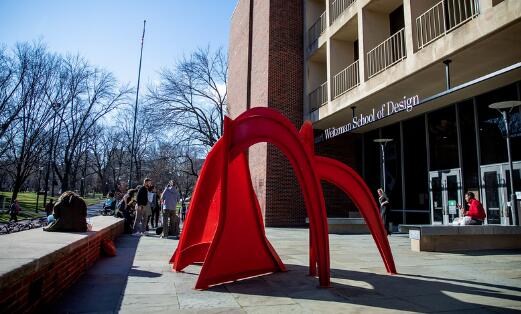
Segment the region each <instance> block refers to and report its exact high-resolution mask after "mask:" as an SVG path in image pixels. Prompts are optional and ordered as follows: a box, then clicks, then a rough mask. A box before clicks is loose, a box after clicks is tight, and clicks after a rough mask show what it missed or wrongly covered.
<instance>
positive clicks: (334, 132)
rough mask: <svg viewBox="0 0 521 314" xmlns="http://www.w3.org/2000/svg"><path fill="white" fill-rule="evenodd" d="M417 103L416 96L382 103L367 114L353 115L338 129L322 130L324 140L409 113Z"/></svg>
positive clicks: (418, 98)
mask: <svg viewBox="0 0 521 314" xmlns="http://www.w3.org/2000/svg"><path fill="white" fill-rule="evenodd" d="M419 103H420V97H419V96H418V95H415V96H412V97H407V96H403V98H402V99H401V100H399V101H392V100H390V101H388V102H385V103H383V104H382V105H381V106H378V107H374V108H373V109H372V110H371V111H370V112H369V113H367V114H362V113H361V114H359V115H355V116H354V117H353V119H352V120H351V121H350V122H348V123H346V124H344V125H342V126H340V127H338V128H336V127H331V128H328V129H326V130H324V136H325V139H326V140H328V139H331V138H333V137H335V136H338V135H341V134H344V133H347V132H351V131H353V130H355V129H357V128H360V127H363V126H364V125H367V124H369V123H373V122H375V121H378V120H381V119H383V118H385V117H388V116H392V115H393V114H396V113H399V112H402V111H407V112H411V111H412V109H413V108H414V106H416V105H418V104H419Z"/></svg>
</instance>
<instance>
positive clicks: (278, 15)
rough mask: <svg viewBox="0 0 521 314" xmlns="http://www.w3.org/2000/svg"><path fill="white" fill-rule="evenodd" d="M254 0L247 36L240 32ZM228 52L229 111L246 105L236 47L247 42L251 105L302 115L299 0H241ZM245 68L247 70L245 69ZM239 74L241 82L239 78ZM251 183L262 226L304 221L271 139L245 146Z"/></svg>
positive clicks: (293, 117)
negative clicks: (249, 54) (268, 141)
mask: <svg viewBox="0 0 521 314" xmlns="http://www.w3.org/2000/svg"><path fill="white" fill-rule="evenodd" d="M250 1H253V6H252V7H253V21H252V23H251V24H252V41H251V43H250V42H249V37H247V36H245V35H244V28H243V29H240V28H241V27H244V25H249V24H248V23H246V21H248V22H249V17H250V11H249V10H250ZM230 38H231V40H230V49H229V51H230V55H229V62H230V65H229V68H230V71H229V81H230V82H233V83H232V84H230V85H229V89H228V92H229V95H230V98H229V107H230V112H232V113H233V115H232V116H233V117H236V116H237V115H238V114H240V113H241V112H243V111H244V110H246V106H245V105H243V101H242V100H243V99H244V97H242V96H241V95H243V94H244V91H241V90H237V88H239V86H240V88H243V87H244V83H245V81H244V80H243V79H242V78H243V77H244V74H243V73H244V69H246V71H247V69H248V62H247V61H248V60H244V58H243V57H242V55H239V54H238V52H237V51H236V50H237V49H239V47H244V46H243V42H240V43H239V42H238V41H239V40H241V41H247V42H248V45H250V46H249V47H251V73H250V74H251V85H250V93H251V107H259V106H261V107H269V108H273V109H276V110H278V111H279V112H281V113H282V114H284V115H285V116H286V117H287V118H288V119H289V120H290V121H291V122H292V123H293V124H294V125H295V127H297V128H300V126H301V125H302V122H303V121H302V117H303V113H302V110H303V76H304V73H303V70H304V68H303V67H304V50H303V38H304V37H303V3H302V1H301V0H271V1H265V0H240V1H239V3H238V5H237V7H236V9H235V12H234V14H233V16H232V21H231V31H230ZM246 73H247V72H246ZM239 80H241V82H242V83H241V84H242V85H240V84H239V83H238V81H239ZM249 156H250V170H251V175H252V183H253V186H254V189H255V192H256V193H257V197H258V199H259V204H260V206H261V210H262V212H263V214H264V219H265V224H266V226H291V225H292V226H296V225H303V224H305V218H306V210H305V207H304V201H303V198H302V194H301V191H300V187H299V186H298V183H297V179H296V176H295V174H294V172H293V170H292V168H291V165H290V163H289V161H288V160H287V159H286V157H285V156H284V155H283V154H282V153H281V152H280V151H279V150H278V149H277V148H276V147H274V146H273V145H272V144H257V145H254V146H253V147H251V148H250V150H249Z"/></svg>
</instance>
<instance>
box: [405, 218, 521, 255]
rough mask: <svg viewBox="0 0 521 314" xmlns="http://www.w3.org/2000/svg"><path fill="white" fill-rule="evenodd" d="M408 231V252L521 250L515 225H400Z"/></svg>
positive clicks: (520, 230) (520, 229) (520, 240)
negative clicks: (409, 243) (409, 246)
mask: <svg viewBox="0 0 521 314" xmlns="http://www.w3.org/2000/svg"><path fill="white" fill-rule="evenodd" d="M405 227H406V228H407V229H408V230H409V238H410V239H411V250H413V251H416V252H420V251H430V252H452V251H473V250H509V249H521V227H519V226H498V225H484V226H446V225H444V226H442V225H419V226H412V225H408V226H404V227H402V228H401V229H400V230H404V229H405Z"/></svg>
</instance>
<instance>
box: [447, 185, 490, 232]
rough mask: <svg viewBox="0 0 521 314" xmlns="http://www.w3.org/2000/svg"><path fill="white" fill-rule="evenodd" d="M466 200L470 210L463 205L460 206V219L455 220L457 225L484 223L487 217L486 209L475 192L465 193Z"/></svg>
mask: <svg viewBox="0 0 521 314" xmlns="http://www.w3.org/2000/svg"><path fill="white" fill-rule="evenodd" d="M465 201H466V202H467V203H468V205H469V210H465V208H464V207H463V206H459V209H460V216H461V217H460V219H458V220H456V219H455V222H453V224H456V225H482V224H483V221H484V220H485V218H486V217H487V214H485V209H484V208H483V205H481V203H480V201H478V200H477V199H476V197H475V195H474V193H473V192H467V193H466V194H465Z"/></svg>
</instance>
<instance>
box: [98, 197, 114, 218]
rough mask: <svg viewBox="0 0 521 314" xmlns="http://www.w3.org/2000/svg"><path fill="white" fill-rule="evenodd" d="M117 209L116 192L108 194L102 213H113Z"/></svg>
mask: <svg viewBox="0 0 521 314" xmlns="http://www.w3.org/2000/svg"><path fill="white" fill-rule="evenodd" d="M115 211H116V200H115V199H114V192H109V194H107V199H106V200H105V202H104V203H103V212H102V213H101V214H102V215H104V216H106V215H112V214H113V213H114V212H115Z"/></svg>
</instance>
